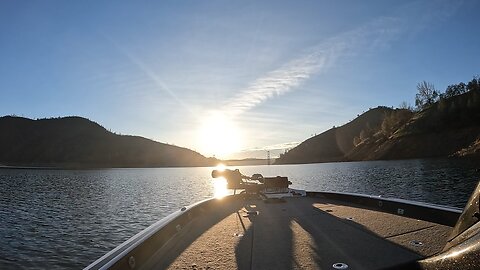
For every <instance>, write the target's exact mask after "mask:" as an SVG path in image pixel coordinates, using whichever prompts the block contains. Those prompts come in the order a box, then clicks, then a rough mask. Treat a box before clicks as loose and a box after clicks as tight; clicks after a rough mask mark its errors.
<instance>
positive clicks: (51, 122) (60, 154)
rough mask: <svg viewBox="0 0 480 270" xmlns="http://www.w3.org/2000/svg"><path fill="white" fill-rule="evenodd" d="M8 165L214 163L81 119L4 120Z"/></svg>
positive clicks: (2, 144)
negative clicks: (120, 133)
mask: <svg viewBox="0 0 480 270" xmlns="http://www.w3.org/2000/svg"><path fill="white" fill-rule="evenodd" d="M0 131H1V132H0V164H2V165H4V166H48V167H69V168H92V167H167V166H168V167H170V166H206V165H211V163H213V162H212V160H210V159H207V158H205V157H204V156H202V155H200V154H199V153H197V152H194V151H191V150H189V149H186V148H181V147H177V146H173V145H168V144H163V143H159V142H155V141H152V140H149V139H146V138H142V137H138V136H126V135H117V134H114V133H112V132H109V131H108V130H106V129H105V128H103V127H102V126H100V125H99V124H97V123H95V122H92V121H90V120H88V119H85V118H81V117H63V118H52V119H40V120H32V119H27V118H21V117H13V116H5V117H0Z"/></svg>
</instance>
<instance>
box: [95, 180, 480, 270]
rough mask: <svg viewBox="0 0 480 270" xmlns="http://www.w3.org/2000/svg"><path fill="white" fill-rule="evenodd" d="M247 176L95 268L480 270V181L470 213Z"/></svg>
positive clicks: (156, 226)
mask: <svg viewBox="0 0 480 270" xmlns="http://www.w3.org/2000/svg"><path fill="white" fill-rule="evenodd" d="M219 174H220V175H219ZM215 176H221V173H219V172H217V174H215ZM224 176H225V178H227V180H228V181H229V184H231V183H230V181H231V179H229V177H231V175H224ZM242 178H243V179H242V182H241V183H240V184H238V183H236V184H237V186H235V185H231V186H233V187H235V188H239V189H242V190H244V191H243V192H242V193H240V194H237V195H230V196H227V197H224V198H222V199H216V198H212V199H207V200H204V201H201V202H198V203H196V204H193V205H190V206H187V207H183V208H182V209H180V210H178V211H177V212H175V213H173V214H171V215H169V216H167V217H166V218H164V219H162V220H160V221H158V222H157V223H155V224H153V225H151V226H150V227H148V228H147V229H145V230H143V231H142V232H140V233H138V234H137V235H135V236H134V237H132V238H130V239H129V240H128V241H126V242H125V243H123V244H121V245H120V246H118V247H116V248H115V249H114V250H112V251H110V252H109V253H107V254H106V255H104V256H103V257H101V258H100V259H98V260H97V261H95V262H93V263H92V264H90V265H89V266H87V267H86V269H480V233H479V232H480V222H478V221H479V219H480V209H479V199H480V183H479V184H478V185H477V187H476V189H475V190H474V192H473V193H472V196H471V197H470V200H469V201H468V203H467V205H466V206H465V209H464V210H463V212H462V210H461V209H459V208H453V207H446V206H439V205H433V204H427V203H419V202H413V201H407V200H400V199H391V198H383V197H379V196H369V195H360V194H350V193H336V192H305V191H302V190H294V189H290V188H288V186H289V184H290V182H288V180H287V179H286V177H271V178H269V177H265V178H264V177H263V176H261V175H254V176H253V177H246V176H244V175H242ZM237 180H238V179H237ZM235 181H236V180H235ZM238 185H240V186H238Z"/></svg>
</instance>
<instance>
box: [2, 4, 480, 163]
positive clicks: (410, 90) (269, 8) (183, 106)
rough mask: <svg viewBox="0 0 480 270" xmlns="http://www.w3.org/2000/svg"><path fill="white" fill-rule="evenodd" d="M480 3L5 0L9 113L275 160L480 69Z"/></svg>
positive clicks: (5, 110)
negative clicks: (76, 120) (422, 86)
mask: <svg viewBox="0 0 480 270" xmlns="http://www.w3.org/2000/svg"><path fill="white" fill-rule="evenodd" d="M479 10H480V2H479V1H436V0H433V1H389V0H386V1H316V0H311V1H246V0H242V1H118V0H117V1H48V0H47V1H10V0H7V1H1V2H0V59H1V60H0V115H18V116H23V117H28V118H32V119H36V118H45V117H47V118H48V117H59V116H71V115H77V116H82V117H86V118H88V119H91V120H93V121H95V122H97V123H99V124H101V125H102V126H104V127H105V128H107V129H109V130H111V131H113V132H116V133H119V134H129V135H139V136H143V137H146V138H150V139H153V140H156V141H159V142H163V143H169V144H173V145H177V146H182V147H187V148H190V149H192V150H195V151H197V152H200V153H201V154H203V155H205V156H216V157H219V158H246V157H260V158H261V157H265V156H266V151H267V150H269V151H271V153H272V156H275V155H277V154H278V153H279V152H282V151H284V149H288V148H292V147H293V146H295V145H296V144H298V143H299V142H302V141H304V140H305V139H307V138H309V137H311V136H312V135H315V134H319V133H321V132H324V131H326V130H328V129H329V128H331V127H332V126H340V125H342V124H345V123H347V122H348V121H350V120H353V119H354V118H355V117H356V116H357V115H358V114H361V113H363V112H365V111H367V110H368V109H369V108H374V107H377V106H389V107H390V106H392V107H398V106H399V105H400V104H401V103H402V102H407V103H409V104H412V105H413V104H414V97H415V94H416V92H417V90H416V85H417V84H418V83H419V82H421V81H423V80H425V81H428V82H431V83H433V84H434V85H435V87H436V88H437V89H438V90H440V91H444V90H445V88H446V87H447V86H448V85H449V84H454V83H459V82H467V81H469V80H471V79H472V77H473V76H475V75H479V74H480V54H479V48H480V27H479V24H478V14H479V13H478V11H479Z"/></svg>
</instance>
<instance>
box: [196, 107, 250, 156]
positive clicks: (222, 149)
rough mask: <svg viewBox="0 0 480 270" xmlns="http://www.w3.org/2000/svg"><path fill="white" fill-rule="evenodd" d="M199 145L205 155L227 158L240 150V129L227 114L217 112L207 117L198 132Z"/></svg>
mask: <svg viewBox="0 0 480 270" xmlns="http://www.w3.org/2000/svg"><path fill="white" fill-rule="evenodd" d="M198 139H199V142H198V143H199V146H200V148H201V152H202V153H204V154H205V155H214V156H216V157H217V158H225V157H226V156H227V155H229V154H232V153H234V152H237V151H240V148H241V134H240V129H239V128H238V127H237V126H236V125H235V123H234V121H233V120H232V119H231V118H229V117H228V116H227V115H225V114H223V113H220V112H215V113H211V114H210V115H208V116H207V117H205V118H204V119H203V121H202V124H201V127H200V129H199V132H198Z"/></svg>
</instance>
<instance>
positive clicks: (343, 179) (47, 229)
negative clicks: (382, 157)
mask: <svg viewBox="0 0 480 270" xmlns="http://www.w3.org/2000/svg"><path fill="white" fill-rule="evenodd" d="M479 167H480V164H478V163H475V162H471V161H459V160H455V161H452V160H407V161H371V162H348V163H324V164H309V165H281V166H244V167H238V168H239V169H240V170H241V172H242V173H243V174H246V175H252V174H254V173H261V174H263V175H264V176H277V175H281V176H288V177H289V180H290V181H291V182H293V185H292V187H293V188H300V189H306V190H310V191H342V192H354V193H363V194H370V195H382V196H384V197H396V198H402V199H410V200H415V201H421V202H429V203H434V204H441V205H449V206H456V207H463V205H464V204H465V203H466V201H467V199H468V197H469V195H470V193H471V192H472V191H473V189H474V187H475V185H476V183H477V181H478V179H479V178H480V175H479V172H478V170H477V169H478V168H479ZM211 170H212V168H161V169H104V170H78V171H77V170H24V169H0V269H19V268H29V269H31V268H38V269H52V268H76V269H78V268H82V267H85V266H87V265H88V264H89V263H91V262H93V261H94V260H96V259H97V258H99V257H101V256H102V255H103V254H105V253H106V252H108V251H110V250H111V249H113V248H114V247H116V246H117V245H119V244H120V243H122V242H124V241H125V240H127V239H128V238H130V237H131V236H133V235H134V234H136V233H138V232H139V231H141V230H142V229H144V228H146V227H148V226H149V225H151V224H152V223H154V222H156V221H157V220H159V219H161V218H162V217H165V216H166V215H168V214H169V213H171V212H173V211H176V210H178V209H180V208H181V207H182V206H185V205H189V204H191V203H194V202H196V201H199V200H203V199H205V198H210V197H212V196H213V195H214V193H215V189H214V184H213V181H212V179H211V177H210V173H211Z"/></svg>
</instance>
